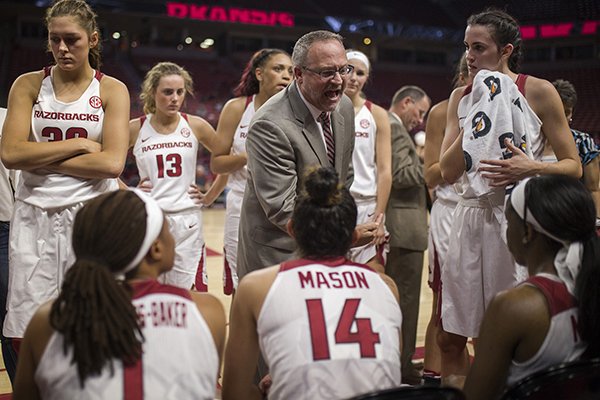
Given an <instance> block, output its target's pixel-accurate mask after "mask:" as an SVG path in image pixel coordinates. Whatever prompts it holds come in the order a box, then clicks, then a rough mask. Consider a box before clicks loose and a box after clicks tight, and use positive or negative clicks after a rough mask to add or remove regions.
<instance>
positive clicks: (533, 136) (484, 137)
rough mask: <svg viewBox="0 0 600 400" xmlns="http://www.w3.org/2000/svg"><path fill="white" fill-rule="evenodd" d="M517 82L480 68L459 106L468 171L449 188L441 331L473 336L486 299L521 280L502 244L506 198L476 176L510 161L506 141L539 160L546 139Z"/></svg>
mask: <svg viewBox="0 0 600 400" xmlns="http://www.w3.org/2000/svg"><path fill="white" fill-rule="evenodd" d="M524 81H525V80H524V79H523V78H522V75H519V77H518V78H517V82H513V81H512V79H511V78H510V77H509V76H508V75H505V74H502V73H500V72H496V71H487V70H481V71H479V72H478V73H477V75H476V76H475V78H474V80H473V84H472V86H468V87H467V88H466V89H465V91H464V93H463V97H462V99H461V100H460V103H459V105H458V120H459V123H460V127H461V128H462V129H463V152H464V153H465V165H466V170H465V172H464V173H463V175H462V177H461V178H460V179H459V180H458V181H457V183H456V184H455V185H454V188H455V189H456V191H457V193H458V194H459V196H460V199H459V202H458V204H457V206H456V208H455V211H454V217H453V222H452V227H451V233H450V240H449V248H450V249H452V250H451V251H449V252H448V253H447V257H446V260H445V263H444V266H443V268H442V273H441V275H442V296H441V298H442V302H441V316H442V326H443V329H444V331H446V332H450V333H454V334H457V335H461V336H465V337H477V336H478V335H479V327H480V324H481V321H482V319H483V315H484V313H485V310H486V308H487V306H488V304H489V302H490V301H491V300H492V299H493V298H494V296H495V295H496V294H497V293H498V292H499V291H501V290H506V289H509V288H511V287H514V286H515V285H516V284H517V283H519V282H520V281H522V280H523V279H524V278H526V274H523V268H521V267H518V266H517V265H515V262H514V259H513V257H512V255H511V254H510V251H509V250H508V247H507V245H506V237H505V232H506V218H505V216H504V203H505V196H506V193H507V192H508V190H510V188H508V187H507V188H493V187H490V186H489V184H488V180H487V179H486V178H484V177H482V176H481V172H480V170H479V161H480V160H483V159H505V158H508V157H510V156H511V154H510V152H508V151H507V150H506V145H505V143H504V139H505V138H508V139H510V140H512V141H513V143H514V144H515V146H517V147H520V148H521V149H523V150H524V151H525V152H526V154H527V155H528V156H530V157H531V158H534V159H539V158H540V157H541V155H542V153H543V146H544V140H543V136H542V135H541V133H540V128H541V121H540V119H539V118H538V117H537V115H535V113H534V112H533V110H532V109H531V107H530V106H529V104H528V103H527V100H526V98H525V95H524V93H523V90H524Z"/></svg>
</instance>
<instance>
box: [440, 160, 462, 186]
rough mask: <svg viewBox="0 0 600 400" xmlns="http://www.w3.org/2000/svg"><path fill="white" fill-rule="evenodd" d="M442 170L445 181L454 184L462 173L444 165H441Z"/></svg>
mask: <svg viewBox="0 0 600 400" xmlns="http://www.w3.org/2000/svg"><path fill="white" fill-rule="evenodd" d="M440 167H441V168H440V172H441V174H442V179H443V180H444V182H446V183H447V184H449V185H452V184H453V183H456V181H457V180H458V178H460V175H461V174H460V173H458V171H456V170H453V169H451V168H444V166H443V165H440Z"/></svg>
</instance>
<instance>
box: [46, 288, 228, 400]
mask: <svg viewBox="0 0 600 400" xmlns="http://www.w3.org/2000/svg"><path fill="white" fill-rule="evenodd" d="M132 286H133V289H134V295H133V300H132V303H133V305H134V306H135V307H136V310H137V313H138V316H139V318H140V324H141V327H142V332H143V334H144V339H145V340H144V343H143V344H142V348H143V355H142V359H141V360H140V361H139V362H138V363H137V364H136V365H134V366H131V367H127V368H125V369H124V368H123V364H122V362H121V361H119V360H114V361H113V367H114V374H112V375H111V373H110V367H109V365H106V366H105V367H104V369H103V370H102V373H101V375H99V376H93V377H88V378H87V379H86V381H85V386H84V387H83V388H81V386H80V384H79V377H78V375H77V366H76V365H74V364H72V360H71V358H72V352H73V347H69V349H68V351H67V354H65V353H64V349H63V343H64V339H63V335H62V334H60V333H59V332H55V333H54V334H53V335H52V337H51V338H50V340H49V342H48V345H47V346H46V349H45V350H44V354H43V355H42V357H41V359H40V363H39V365H38V367H37V370H36V372H35V382H36V384H37V386H38V388H39V391H40V393H41V394H42V395H43V398H44V399H47V400H55V399H56V400H59V399H90V400H91V399H94V400H100V399H106V400H114V399H124V400H125V399H126V400H129V399H134V400H137V399H140V400H141V399H157V400H159V399H160V400H162V399H205V400H209V399H210V400H212V399H214V398H215V391H216V382H217V373H218V370H219V356H218V353H217V349H216V347H215V342H214V340H213V337H212V334H211V332H210V329H209V327H208V325H207V324H206V322H205V320H204V318H203V317H202V315H201V314H200V311H198V308H197V307H196V304H195V303H194V301H193V300H192V299H191V297H190V295H189V292H188V291H186V290H184V289H180V288H176V287H173V286H168V285H162V284H160V283H158V282H157V281H154V280H147V281H142V282H135V283H133V284H132Z"/></svg>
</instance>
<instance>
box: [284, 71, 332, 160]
mask: <svg viewBox="0 0 600 400" xmlns="http://www.w3.org/2000/svg"><path fill="white" fill-rule="evenodd" d="M288 90H289V98H290V105H291V107H292V111H293V113H294V116H295V117H296V120H297V121H298V122H299V123H300V125H302V134H303V135H304V138H305V139H306V141H307V142H308V145H309V146H310V148H311V149H312V151H313V152H314V153H315V155H316V156H317V158H318V159H319V162H320V163H321V165H329V160H328V159H327V150H325V143H324V142H323V135H322V134H321V131H320V130H319V127H318V126H317V122H316V121H315V119H314V118H313V116H312V114H311V113H310V111H309V110H308V108H307V107H306V105H305V104H304V102H303V101H302V98H301V97H300V94H299V93H298V87H297V86H296V82H295V81H294V82H292V84H291V85H290V86H289V88H288ZM333 129H334V135H335V131H336V128H333ZM335 140H336V142H337V137H336V139H335ZM336 154H337V144H336ZM336 157H337V156H336ZM336 163H337V159H336Z"/></svg>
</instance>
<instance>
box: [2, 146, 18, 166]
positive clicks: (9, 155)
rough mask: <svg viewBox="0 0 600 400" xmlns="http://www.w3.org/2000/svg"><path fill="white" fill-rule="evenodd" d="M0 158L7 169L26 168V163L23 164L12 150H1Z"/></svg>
mask: <svg viewBox="0 0 600 400" xmlns="http://www.w3.org/2000/svg"><path fill="white" fill-rule="evenodd" d="M0 159H1V160H2V164H4V167H6V169H24V165H21V163H20V162H19V159H18V158H17V157H15V154H14V153H13V152H11V151H8V150H5V149H2V151H1V152H0Z"/></svg>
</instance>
